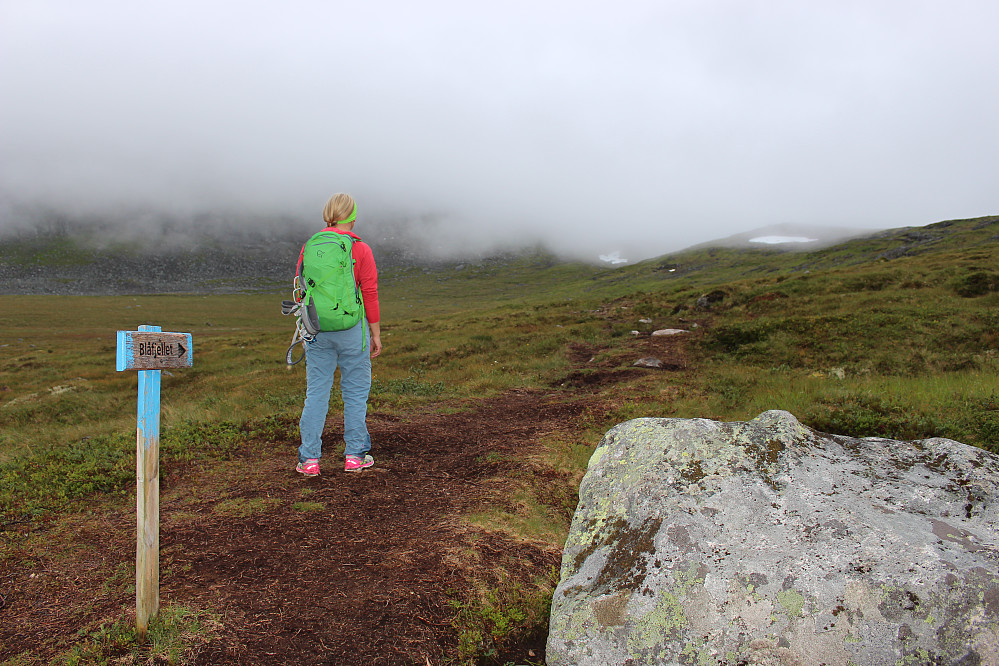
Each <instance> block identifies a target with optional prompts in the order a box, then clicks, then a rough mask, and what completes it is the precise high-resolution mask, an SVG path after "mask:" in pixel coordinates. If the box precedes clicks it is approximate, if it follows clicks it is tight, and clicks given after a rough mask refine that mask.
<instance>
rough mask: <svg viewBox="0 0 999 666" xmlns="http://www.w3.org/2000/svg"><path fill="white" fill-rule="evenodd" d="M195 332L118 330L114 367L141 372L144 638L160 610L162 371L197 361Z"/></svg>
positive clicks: (138, 578) (138, 527)
mask: <svg viewBox="0 0 999 666" xmlns="http://www.w3.org/2000/svg"><path fill="white" fill-rule="evenodd" d="M193 359H194V350H193V346H192V344H191V334H190V333H163V332H162V330H161V329H160V327H159V326H139V330H137V331H118V355H117V357H116V359H115V369H117V370H118V371H119V372H120V371H122V370H138V371H139V400H138V409H137V419H136V427H135V481H136V488H135V628H136V630H137V632H138V634H139V639H140V640H145V638H146V634H147V633H148V631H149V621H150V620H151V619H152V618H154V617H156V613H157V612H158V611H159V609H160V370H161V369H163V368H189V367H191V366H192V365H193V363H194V360H193Z"/></svg>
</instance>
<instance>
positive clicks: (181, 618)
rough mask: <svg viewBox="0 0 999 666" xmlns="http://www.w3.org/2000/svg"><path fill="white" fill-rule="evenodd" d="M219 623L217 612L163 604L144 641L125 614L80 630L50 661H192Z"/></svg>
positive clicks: (92, 664)
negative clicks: (76, 640)
mask: <svg viewBox="0 0 999 666" xmlns="http://www.w3.org/2000/svg"><path fill="white" fill-rule="evenodd" d="M220 626H221V625H220V624H219V617H218V615H216V614H214V613H211V612H208V611H203V610H195V609H191V608H188V607H185V606H177V605H171V606H164V607H163V608H161V609H160V611H159V613H157V615H156V617H155V618H153V619H152V620H151V621H150V623H149V627H148V633H147V636H146V640H145V641H143V640H141V639H140V638H139V637H138V636H137V634H136V629H135V626H134V621H133V620H132V619H131V618H129V617H125V616H123V617H120V618H117V619H116V620H114V621H113V622H109V623H104V624H101V625H100V626H99V627H97V628H96V629H93V630H90V631H81V633H80V636H79V641H78V642H77V644H76V645H75V646H73V647H72V648H71V649H69V650H67V651H66V652H64V653H62V654H61V655H59V656H58V657H57V658H56V659H55V660H53V661H52V662H51V663H53V664H58V665H60V666H104V665H108V666H110V665H111V664H136V665H138V664H153V663H155V664H162V663H166V664H182V663H190V659H191V658H192V657H193V656H194V655H196V654H197V649H198V647H199V646H200V645H202V644H204V643H206V642H208V641H209V640H211V638H212V637H213V636H214V635H215V632H216V630H217V628H218V627H220ZM8 663H10V662H8ZM13 663H14V664H16V663H17V662H13ZM26 663H27V662H26Z"/></svg>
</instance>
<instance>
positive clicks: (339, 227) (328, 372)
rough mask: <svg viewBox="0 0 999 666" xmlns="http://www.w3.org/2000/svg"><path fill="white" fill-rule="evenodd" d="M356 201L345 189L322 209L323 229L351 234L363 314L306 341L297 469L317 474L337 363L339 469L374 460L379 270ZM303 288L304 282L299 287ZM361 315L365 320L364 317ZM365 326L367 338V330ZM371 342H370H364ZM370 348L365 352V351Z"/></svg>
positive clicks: (357, 468) (368, 464) (360, 466)
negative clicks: (357, 227)
mask: <svg viewBox="0 0 999 666" xmlns="http://www.w3.org/2000/svg"><path fill="white" fill-rule="evenodd" d="M356 218H357V204H356V203H355V202H354V199H353V197H351V196H350V195H349V194H343V193H340V194H335V195H333V196H332V197H331V198H330V200H329V201H328V202H327V203H326V208H324V209H323V220H324V221H325V222H326V228H325V229H323V231H326V232H330V231H332V232H336V233H338V234H345V235H347V236H350V238H351V239H352V241H353V244H352V247H351V253H352V255H353V258H354V280H355V282H356V284H357V287H358V288H360V291H361V295H362V297H363V302H364V313H363V317H362V318H361V321H360V322H358V323H357V325H355V326H353V327H352V328H349V329H347V330H345V331H321V332H319V333H317V334H316V335H315V337H314V338H313V339H312V340H311V341H309V342H306V343H305V374H306V382H307V387H306V391H305V406H304V407H303V409H302V419H301V421H299V430H300V431H301V435H302V445H301V446H300V447H299V448H298V466H297V467H296V468H295V469H296V470H297V471H298V472H300V473H302V474H304V475H306V476H318V475H319V458H320V457H322V446H323V443H322V434H323V427H324V426H325V425H326V413H327V412H328V411H329V406H330V391H331V390H332V388H333V375H334V373H335V372H336V369H337V366H339V367H340V392H341V393H342V395H343V440H344V443H345V445H346V448H345V455H346V460H345V463H344V471H347V472H359V471H360V470H362V469H364V468H366V467H371V466H372V465H374V464H375V461H374V459H373V458H372V457H371V456H370V455H368V451H369V450H371V437H370V435H368V425H367V413H368V392H369V391H370V390H371V359H373V358H375V357H376V356H378V355H379V354H380V353H381V351H382V338H381V327H380V325H379V315H378V269H377V268H376V267H375V258H374V255H372V253H371V248H370V247H369V246H368V245H367V244H366V243H364V242H363V241H362V240H361V239H360V238H359V237H358V236H357V235H355V234H354V231H353V230H354V223H355V221H356ZM304 254H305V246H304V245H303V246H302V253H301V254H300V255H299V257H298V275H301V271H302V258H303V256H304ZM303 288H304V287H303ZM365 320H367V321H366V322H365ZM369 331H370V337H369V334H368V332H369ZM369 342H370V347H369ZM369 349H370V353H369Z"/></svg>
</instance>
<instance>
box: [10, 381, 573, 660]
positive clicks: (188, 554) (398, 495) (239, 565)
mask: <svg viewBox="0 0 999 666" xmlns="http://www.w3.org/2000/svg"><path fill="white" fill-rule="evenodd" d="M580 411H581V407H580V406H579V405H578V404H561V403H559V402H557V401H556V400H555V399H554V398H553V397H552V396H546V395H543V394H539V393H534V392H512V393H508V394H505V395H503V396H501V397H500V398H498V399H495V400H491V401H487V402H484V403H483V404H482V405H481V406H480V407H479V408H478V409H476V410H475V411H471V412H463V413H460V414H452V415H439V414H425V415H422V416H416V417H413V418H407V419H405V420H393V419H390V418H386V417H382V416H378V415H372V416H371V417H370V419H369V429H370V430H371V434H372V439H373V441H374V442H375V443H376V448H375V449H374V450H373V451H372V453H373V454H375V456H376V461H377V463H376V466H375V467H374V468H372V469H370V470H365V471H364V472H362V473H359V474H346V473H344V472H343V471H342V466H338V465H337V464H336V462H337V459H336V458H335V457H329V458H327V459H325V460H324V461H323V462H324V466H323V475H322V476H320V477H317V478H312V479H307V478H304V477H301V476H300V475H298V474H296V473H295V472H294V471H293V462H294V455H295V446H296V443H295V442H280V443H275V444H273V445H272V448H271V449H270V450H269V451H268V452H267V453H265V454H263V455H258V456H254V457H248V458H246V459H243V460H239V461H235V462H234V463H233V464H228V463H223V464H219V465H217V466H213V468H211V469H207V470H187V471H184V470H180V471H174V472H170V471H169V470H164V473H163V475H162V476H163V479H162V489H161V493H162V502H161V536H160V549H161V561H160V568H161V572H162V574H161V584H160V591H161V600H162V601H161V602H162V603H163V604H182V605H185V606H193V607H199V608H211V609H213V610H216V611H220V612H221V613H222V627H221V630H220V631H221V633H220V635H219V636H218V637H217V638H215V639H213V640H211V641H210V642H208V643H207V644H206V645H204V646H202V648H201V650H200V652H199V654H198V655H197V658H196V661H195V663H198V664H410V663H412V664H420V665H421V666H426V664H428V663H430V664H440V663H442V662H443V661H444V658H445V657H446V656H449V655H453V654H454V653H455V650H456V647H457V643H456V640H457V638H456V634H455V631H454V628H453V627H452V626H451V619H452V618H453V617H454V615H455V611H454V609H453V608H452V606H451V605H450V603H449V602H450V601H451V600H452V599H457V598H458V596H457V591H459V590H464V589H466V588H467V587H468V580H469V576H470V574H472V573H473V572H476V571H477V572H478V573H480V574H482V573H486V574H487V575H488V572H483V568H485V569H489V568H490V567H491V566H493V565H500V564H501V565H502V567H503V569H504V570H505V571H506V572H507V573H509V574H511V575H512V576H513V577H515V578H518V579H521V580H525V581H528V580H530V579H531V578H532V577H534V576H537V575H543V574H544V573H546V572H548V571H550V570H551V568H552V567H553V566H557V564H558V562H559V558H560V553H559V552H558V551H557V550H555V549H553V548H552V547H550V546H545V545H544V544H540V543H526V542H524V541H519V540H514V539H512V538H509V537H506V536H503V535H500V534H497V533H491V532H486V531H484V530H480V529H478V528H475V527H472V526H469V525H468V524H466V523H464V522H463V521H462V520H460V516H461V515H463V514H464V513H466V512H467V511H468V510H470V509H474V508H476V507H480V506H483V505H484V504H486V503H490V502H502V501H503V499H502V498H503V496H504V493H503V492H502V482H499V481H497V478H496V477H497V472H498V471H500V469H499V468H500V467H501V466H507V467H509V466H523V467H524V469H531V466H530V465H529V464H528V463H527V462H526V459H524V457H525V456H526V455H527V454H528V453H530V452H532V451H533V450H535V448H536V443H535V442H536V439H537V437H538V436H539V435H540V434H543V433H547V432H552V431H556V430H569V429H571V428H572V427H573V422H574V421H575V420H576V417H577V416H578V414H579V413H580ZM335 423H336V418H335V415H333V418H331V422H330V426H329V427H330V430H328V431H327V433H326V434H325V436H324V440H325V441H327V442H335V441H337V439H338V438H339V436H340V433H339V431H338V429H337V426H335V425H334V424H335ZM487 454H488V455H487ZM518 458H521V459H524V460H523V461H518ZM539 481H541V482H544V481H545V480H544V479H543V478H542V479H539ZM548 482H551V483H558V482H559V480H558V479H550V478H549V479H548ZM562 483H564V481H562ZM295 502H309V503H312V504H309V505H305V510H303V508H302V505H300V506H299V507H298V508H293V506H292V505H293V504H294V503H295ZM226 504H228V506H236V507H238V506H256V507H258V509H259V508H260V507H263V509H262V510H257V511H255V512H253V513H251V515H244V516H240V515H238V512H237V515H233V512H231V511H229V512H226V511H220V510H219V508H220V507H222V506H225V505H226ZM562 510H564V509H562ZM133 516H134V513H133V512H129V511H128V510H127V509H118V510H116V511H111V512H107V513H104V514H103V515H99V516H96V517H95V516H89V517H86V518H81V519H80V521H79V523H78V524H77V525H76V527H75V528H74V529H75V530H77V533H76V534H74V535H72V537H71V538H70V540H71V541H72V547H71V548H69V547H67V548H64V549H63V550H61V551H59V552H60V553H61V554H60V555H54V554H53V553H52V552H50V553H49V556H48V558H47V560H46V561H44V562H41V564H42V567H41V572H40V573H39V570H38V569H37V568H35V569H32V571H34V572H35V573H36V575H35V576H34V577H32V578H29V577H28V575H27V574H26V572H25V570H24V569H21V570H19V568H18V567H17V565H16V560H17V558H10V559H7V560H5V561H3V562H0V586H2V588H0V589H3V590H7V592H6V593H5V597H6V606H5V607H4V608H3V609H0V619H2V622H0V659H2V658H6V657H9V656H11V655H14V654H18V653H20V652H21V651H22V650H25V649H28V648H33V649H34V650H35V655H36V656H37V657H39V658H40V661H42V662H43V663H45V662H47V659H48V658H50V657H51V656H53V655H54V654H56V653H57V652H58V650H59V649H60V647H61V646H60V643H63V642H65V641H67V640H68V639H70V638H72V637H73V636H74V635H75V633H76V632H77V630H78V629H79V628H80V627H81V626H85V625H88V624H89V623H90V622H92V621H93V620H94V619H95V618H103V617H107V618H108V619H111V618H114V617H116V616H117V615H120V612H121V608H134V593H132V592H131V591H130V590H129V589H128V584H127V582H128V577H129V573H130V570H129V566H130V564H131V563H132V562H134V559H133V558H134V550H133V548H134V546H133V544H134V529H135V527H134V522H133V521H134V517H133ZM46 536H51V538H52V539H53V540H57V539H60V540H61V539H66V538H67V536H69V535H65V534H63V535H57V534H52V535H46ZM473 551H477V552H478V553H479V554H480V556H478V557H476V556H474V555H471V554H470V553H472V552H473ZM115 566H117V567H118V570H119V572H120V574H119V576H118V578H119V579H120V581H119V582H120V584H119V585H117V586H115V585H112V586H111V589H109V586H108V583H107V582H106V581H107V577H108V569H109V568H111V569H112V570H113V569H114V568H115ZM543 639H544V637H543V636H540V637H535V640H534V642H533V643H531V642H530V641H527V642H525V643H524V645H523V646H521V649H522V654H519V655H516V656H515V655H514V654H512V653H511V654H510V658H520V659H525V660H526V659H527V658H530V659H532V660H540V659H542V658H543ZM62 647H63V649H64V646H62ZM528 650H532V651H533V656H530V657H529V653H528V652H527V651H528ZM514 651H516V648H514ZM521 663H523V662H521Z"/></svg>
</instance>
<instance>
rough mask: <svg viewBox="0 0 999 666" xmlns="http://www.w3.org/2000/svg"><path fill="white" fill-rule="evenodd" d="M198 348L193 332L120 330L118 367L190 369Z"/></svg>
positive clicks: (124, 368) (134, 368)
mask: <svg viewBox="0 0 999 666" xmlns="http://www.w3.org/2000/svg"><path fill="white" fill-rule="evenodd" d="M192 365H194V351H193V348H192V344H191V334H190V333H161V332H149V331H118V355H117V365H116V369H117V370H119V371H120V370H162V369H166V368H190V367H191V366H192Z"/></svg>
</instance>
